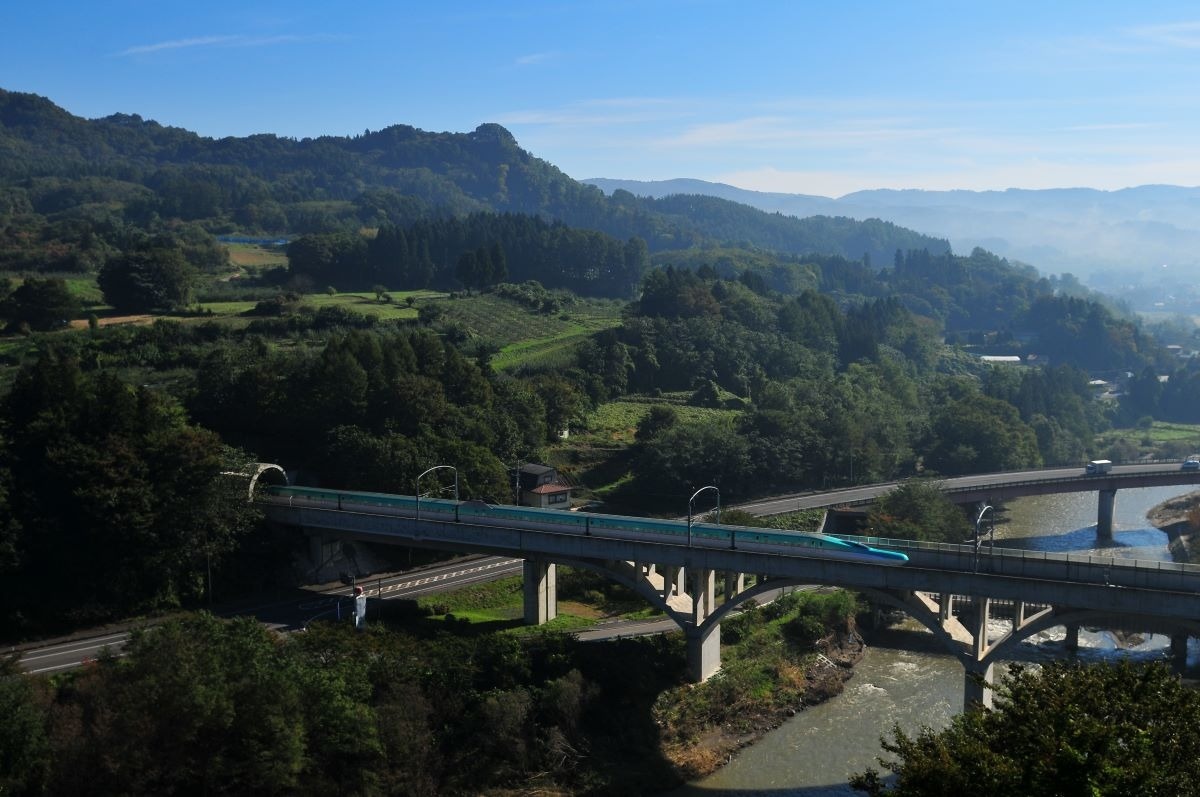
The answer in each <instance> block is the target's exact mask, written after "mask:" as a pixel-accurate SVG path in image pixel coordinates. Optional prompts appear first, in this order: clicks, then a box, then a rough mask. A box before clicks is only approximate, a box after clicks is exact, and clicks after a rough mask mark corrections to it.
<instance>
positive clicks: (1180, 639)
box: [1171, 634, 1188, 672]
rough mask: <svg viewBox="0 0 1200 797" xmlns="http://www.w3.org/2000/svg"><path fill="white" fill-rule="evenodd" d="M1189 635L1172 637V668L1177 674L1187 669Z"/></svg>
mask: <svg viewBox="0 0 1200 797" xmlns="http://www.w3.org/2000/svg"><path fill="white" fill-rule="evenodd" d="M1187 641H1188V638H1187V635H1186V634H1173V635H1172V636H1171V666H1172V667H1174V668H1175V670H1176V671H1177V672H1183V671H1184V670H1185V669H1187Z"/></svg>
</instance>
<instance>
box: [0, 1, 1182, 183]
mask: <svg viewBox="0 0 1200 797" xmlns="http://www.w3.org/2000/svg"><path fill="white" fill-rule="evenodd" d="M0 88H4V89H7V90H10V91H23V92H32V93H35V94H40V95H43V96H45V97H48V98H49V99H51V100H52V101H54V102H55V103H57V104H58V105H61V106H62V107H64V108H66V109H67V110H68V111H70V112H71V113H74V114H76V115H79V116H84V117H88V118H95V117H99V116H106V115H108V114H111V113H115V112H124V113H138V114H141V115H142V116H144V117H146V118H150V119H155V120H157V121H159V122H161V123H163V124H167V125H173V126H177V127H184V128H187V129H189V130H194V131H196V132H198V133H200V134H202V135H208V136H214V137H220V136H244V135H249V134H252V133H264V132H267V133H276V134H279V135H286V136H294V137H306V136H318V135H324V134H329V135H352V134H356V133H361V132H362V131H363V130H366V129H370V130H378V129H380V128H383V127H386V126H388V125H391V124H398V123H399V124H409V125H413V126H415V127H419V128H423V129H426V130H435V131H441V130H450V131H469V130H472V129H474V128H475V127H476V126H477V125H479V124H481V123H483V122H498V123H500V124H502V125H504V126H505V127H507V128H508V129H509V130H511V131H512V132H513V134H514V135H515V136H516V137H517V140H518V141H519V142H520V144H521V146H522V147H524V148H525V149H527V150H529V151H530V152H532V153H533V154H534V155H537V156H538V157H541V158H544V159H546V160H548V161H550V162H551V163H554V164H555V165H556V166H558V167H560V168H561V169H563V171H565V172H566V173H567V174H569V175H571V176H572V177H575V178H588V177H615V178H627V179H640V180H658V179H668V178H672V177H694V178H700V179H705V180H713V181H720V182H727V183H731V184H733V185H737V186H740V187H743V188H750V189H755V190H763V191H785V192H790V193H805V194H821V195H825V196H840V195H843V194H845V193H848V192H850V191H855V190H859V189H865V188H926V189H952V188H965V189H975V190H982V189H1004V188H1010V187H1018V188H1051V187H1066V186H1088V187H1093V188H1101V189H1117V188H1122V187H1127V186H1133V185H1143V184H1149V183H1171V184H1176V185H1189V186H1194V185H1200V148H1198V147H1197V146H1196V143H1197V140H1198V138H1200V5H1197V4H1195V3H1184V2H1178V3H1174V2H1143V3H1130V2H1086V3H1085V2H1075V1H1074V0H1063V1H1061V2H1046V0H1042V1H1041V2H1008V3H1003V4H1001V3H968V2H919V1H914V2H843V3H834V2H828V0H822V2H808V1H804V2H801V1H800V0H794V1H792V2H752V1H751V0H741V1H740V2H726V1H725V0H638V1H636V2H626V0H607V1H605V2H543V1H536V2H534V1H531V2H516V1H515V0H513V1H511V2H500V1H499V0H496V1H495V2H475V1H474V0H464V1H463V2H449V1H447V2H437V1H436V0H427V1H425V2H407V0H405V1H400V2H377V1H376V0H361V1H360V2H358V3H335V2H328V1H326V2H317V1H316V0H290V2H286V3H285V2H251V1H250V0H246V1H245V2H227V0H211V1H210V2H187V3H185V2H179V1H177V0H105V2H97V1H96V0H73V1H72V2H56V1H55V0H43V2H41V3H36V4H35V3H33V2H26V1H25V0H7V1H6V2H5V3H4V5H3V6H0Z"/></svg>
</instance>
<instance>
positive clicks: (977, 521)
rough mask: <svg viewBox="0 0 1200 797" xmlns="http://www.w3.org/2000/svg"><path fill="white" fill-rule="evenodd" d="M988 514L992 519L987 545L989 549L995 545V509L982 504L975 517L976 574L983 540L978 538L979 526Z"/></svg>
mask: <svg viewBox="0 0 1200 797" xmlns="http://www.w3.org/2000/svg"><path fill="white" fill-rule="evenodd" d="M988 512H991V513H992V517H991V521H992V522H991V527H990V531H991V534H992V538H991V540H990V541H989V543H988V545H989V548H990V547H991V545H993V544H995V542H996V511H995V509H993V508H992V505H991V504H984V506H983V508H982V509H980V510H979V514H978V515H976V516H975V572H976V573H978V572H979V546H980V545H981V544H982V543H983V539H982V538H981V537H980V536H979V525H980V524H981V523H982V522H983V516H984V515H985V514H986V513H988Z"/></svg>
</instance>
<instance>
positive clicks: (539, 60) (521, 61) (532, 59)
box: [517, 50, 562, 66]
mask: <svg viewBox="0 0 1200 797" xmlns="http://www.w3.org/2000/svg"><path fill="white" fill-rule="evenodd" d="M561 55H562V53H558V52H555V51H553V50H552V51H550V52H545V53H530V54H529V55H522V56H521V57H520V58H518V59H517V66H532V65H533V64H544V63H546V62H547V61H553V60H555V59H556V58H559V57H560V56H561Z"/></svg>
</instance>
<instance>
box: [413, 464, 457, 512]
mask: <svg viewBox="0 0 1200 797" xmlns="http://www.w3.org/2000/svg"><path fill="white" fill-rule="evenodd" d="M443 468H447V469H449V470H452V471H454V500H455V501H457V500H458V468H456V467H454V466H453V465H434V466H433V467H432V468H429V469H428V470H425V471H422V472H421V475H420V476H418V477H417V483H416V495H417V508H416V519H417V520H420V519H421V479H422V477H424V476H425V474H427V473H433V472H434V471H435V470H442V469H443Z"/></svg>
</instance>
